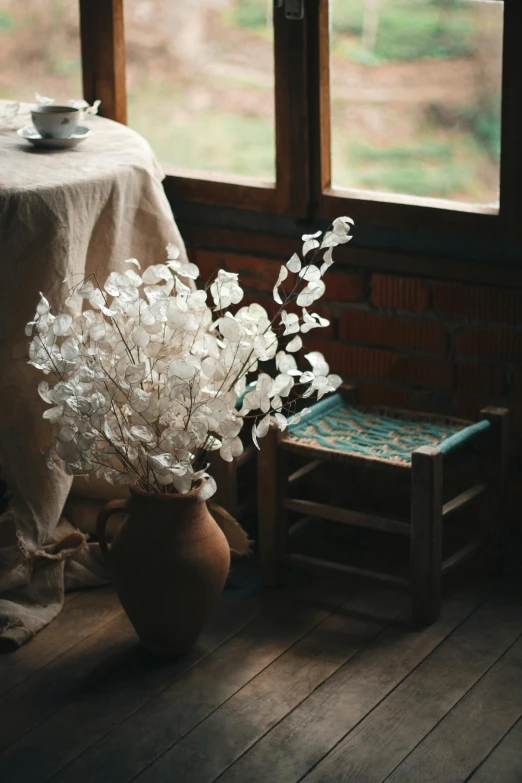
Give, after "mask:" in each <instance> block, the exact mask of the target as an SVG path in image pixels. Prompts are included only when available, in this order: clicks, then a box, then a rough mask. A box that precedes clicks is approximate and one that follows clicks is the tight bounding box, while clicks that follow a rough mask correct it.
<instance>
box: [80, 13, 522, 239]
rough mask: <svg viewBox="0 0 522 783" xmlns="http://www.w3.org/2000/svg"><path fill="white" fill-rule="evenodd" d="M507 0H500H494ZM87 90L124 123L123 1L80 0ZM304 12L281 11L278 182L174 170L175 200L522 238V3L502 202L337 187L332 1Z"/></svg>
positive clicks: (171, 188)
mask: <svg viewBox="0 0 522 783" xmlns="http://www.w3.org/2000/svg"><path fill="white" fill-rule="evenodd" d="M494 1H495V2H502V0H494ZM79 2H80V26H81V39H82V67H83V85H84V96H85V98H86V100H88V101H89V102H92V101H93V100H95V99H96V98H100V99H101V101H102V105H101V111H100V113H101V114H102V115H103V116H106V117H109V118H111V119H114V120H116V121H118V122H123V123H125V122H126V88H125V42H124V15H123V5H124V0H79ZM305 4H306V14H305V18H304V20H302V21H293V20H292V21H291V20H287V19H285V17H284V10H283V9H282V8H278V9H275V11H274V61H275V138H276V183H263V182H261V181H259V180H254V179H246V178H245V179H244V180H243V179H240V178H233V177H230V178H224V177H222V176H219V177H218V176H215V175H205V178H202V175H201V173H195V175H194V177H189V176H178V175H167V177H166V179H165V182H164V185H165V190H166V193H167V196H168V197H169V199H170V200H171V201H176V202H196V203H199V204H207V205H215V206H217V207H223V206H225V207H228V208H235V209H238V210H249V211H253V212H264V213H267V214H273V215H283V216H290V217H293V218H296V219H300V220H304V221H307V222H311V221H314V220H317V221H319V222H321V221H328V220H329V219H331V217H332V215H337V214H350V215H352V214H353V215H354V216H356V217H357V222H358V224H359V225H361V224H364V225H365V226H366V227H385V228H386V227H390V228H393V229H396V230H399V232H405V231H412V232H419V231H420V232H421V233H423V234H424V235H426V236H430V235H431V236H437V235H438V236H441V235H444V236H448V237H456V238H461V239H466V238H467V237H470V238H473V241H475V242H476V241H481V240H488V241H493V242H499V243H504V244H505V243H506V241H507V242H518V241H519V240H521V239H522V220H521V218H520V214H522V212H521V208H522V203H521V202H522V197H521V187H520V184H519V183H520V182H521V181H522V155H520V154H519V128H520V125H521V119H522V47H521V46H520V45H519V41H518V38H519V31H520V30H522V3H521V2H520V0H504V38H503V77H502V96H503V99H502V139H501V166H500V206H499V209H498V210H493V209H492V208H490V207H487V206H481V205H465V204H459V203H457V202H450V201H443V200H438V199H430V198H416V197H407V196H398V195H395V194H387V193H377V192H371V191H354V190H344V189H343V190H341V189H336V188H333V187H332V184H331V164H330V141H331V128H330V76H329V61H330V58H329V21H328V5H329V3H328V0H305Z"/></svg>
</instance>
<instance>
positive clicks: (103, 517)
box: [96, 499, 128, 565]
mask: <svg viewBox="0 0 522 783" xmlns="http://www.w3.org/2000/svg"><path fill="white" fill-rule="evenodd" d="M127 508H128V501H127V500H123V499H122V500H111V501H110V502H109V503H106V504H105V506H104V507H103V508H102V510H101V511H100V513H99V514H98V519H97V520H96V535H97V536H98V543H99V544H100V551H101V553H102V555H103V559H104V560H105V562H106V563H107V565H110V562H111V559H110V558H111V551H110V549H109V545H108V544H107V539H106V537H105V528H106V527H107V522H108V521H109V517H111V516H112V515H113V514H117V513H118V512H119V511H126V510H127Z"/></svg>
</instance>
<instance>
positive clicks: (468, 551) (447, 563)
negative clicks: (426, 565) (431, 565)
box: [442, 539, 482, 574]
mask: <svg viewBox="0 0 522 783" xmlns="http://www.w3.org/2000/svg"><path fill="white" fill-rule="evenodd" d="M481 546H482V541H481V540H480V539H476V540H475V541H470V543H469V544H467V546H464V547H462V549H459V551H458V552H455V554H453V555H451V556H450V557H448V558H446V560H444V562H443V563H442V573H443V574H447V573H448V571H452V570H453V569H454V568H457V566H459V565H462V563H465V562H466V560H469V559H470V558H471V557H472V556H473V555H474V554H475V552H477V551H478V550H479V549H480V547H481Z"/></svg>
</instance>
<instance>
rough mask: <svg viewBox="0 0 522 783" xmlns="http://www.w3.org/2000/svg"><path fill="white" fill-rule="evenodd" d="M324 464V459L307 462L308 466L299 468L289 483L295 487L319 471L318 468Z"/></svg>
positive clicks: (291, 476)
mask: <svg viewBox="0 0 522 783" xmlns="http://www.w3.org/2000/svg"><path fill="white" fill-rule="evenodd" d="M323 462H324V460H322V459H314V460H312V462H307V463H306V465H303V467H302V468H299V469H298V470H296V471H295V472H294V473H292V474H291V475H290V476H289V477H288V483H289V484H290V485H291V486H292V487H295V486H296V485H297V484H299V483H300V482H301V481H302V480H303V479H304V478H306V477H307V476H308V475H309V474H310V473H313V471H314V470H317V468H318V467H319V466H320V465H322V464H323Z"/></svg>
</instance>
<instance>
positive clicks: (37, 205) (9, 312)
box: [0, 102, 184, 647]
mask: <svg viewBox="0 0 522 783" xmlns="http://www.w3.org/2000/svg"><path fill="white" fill-rule="evenodd" d="M0 114H2V105H1V102H0ZM20 124H23V123H19V125H20ZM83 124H86V125H88V126H90V127H91V128H92V130H93V134H92V136H91V137H89V138H87V139H85V140H84V141H82V142H81V144H79V145H78V146H77V147H76V148H74V149H71V150H60V151H40V150H36V149H35V148H33V147H31V146H30V145H29V143H28V142H26V141H23V140H22V139H20V138H19V137H18V136H17V135H16V133H15V131H14V130H6V129H3V130H0V470H1V475H2V478H3V479H4V481H5V482H6V484H7V487H8V491H9V494H10V503H9V508H8V510H7V511H6V512H5V513H4V514H3V515H2V516H1V517H0V646H3V647H10V646H11V647H16V646H18V645H21V644H23V643H24V642H25V641H27V640H28V639H29V638H31V637H32V636H33V635H34V634H35V633H36V632H37V631H38V630H40V629H41V628H42V627H43V626H45V625H46V624H47V623H48V622H50V621H51V620H52V619H53V618H54V617H55V616H56V615H57V614H58V612H59V611H60V609H61V607H62V604H63V595H64V587H65V589H68V588H72V587H80V586H87V585H92V584H96V583H98V584H101V583H103V582H104V581H106V574H105V573H104V570H103V566H102V564H101V561H100V560H99V553H98V552H97V551H96V547H97V545H87V544H86V536H85V535H84V534H83V533H81V532H79V531H78V530H76V529H75V528H74V527H73V526H72V525H71V524H70V523H69V522H68V521H67V519H66V518H65V516H63V509H64V504H65V502H66V499H67V496H68V493H69V490H70V488H71V478H70V477H68V476H66V475H65V473H64V472H63V471H62V470H61V468H59V467H58V468H55V469H54V470H53V471H50V470H49V469H48V468H47V467H46V465H45V464H44V461H43V458H42V454H43V453H44V452H45V451H46V449H47V448H48V446H49V444H50V442H51V437H52V431H51V427H50V425H49V423H48V422H47V421H45V420H43V419H42V413H43V411H44V409H45V408H46V407H47V406H45V404H44V403H43V402H42V401H41V400H40V398H39V396H38V394H37V391H36V386H37V384H38V382H39V381H40V380H41V374H40V373H39V372H38V371H37V370H36V369H35V368H34V367H32V366H30V365H28V364H27V361H28V338H27V337H26V335H25V332H24V327H25V324H26V323H27V322H28V321H30V320H32V318H33V315H34V312H35V308H36V304H37V302H38V300H39V291H42V292H44V293H45V296H46V297H47V298H48V299H49V301H50V302H51V306H52V308H53V310H56V308H58V307H59V306H60V304H61V303H62V302H63V299H64V298H65V296H66V291H67V288H68V285H70V283H69V284H67V283H65V284H64V283H63V280H64V278H66V277H68V276H70V275H78V274H80V276H81V275H87V274H90V273H92V272H94V271H97V272H98V274H99V275H100V277H101V279H102V280H104V279H105V277H106V275H107V274H108V273H109V272H110V271H112V270H118V271H125V269H128V268H129V267H128V266H125V265H124V263H123V262H124V261H125V260H126V259H127V258H130V257H135V258H138V259H139V261H140V262H141V264H142V267H146V266H148V265H150V264H153V263H154V264H155V263H160V262H162V261H163V260H165V258H166V245H167V243H168V242H174V243H175V244H177V245H178V246H179V247H180V248H181V250H182V253H184V248H183V244H182V241H181V238H180V236H179V232H178V230H177V227H176V224H175V222H174V218H173V216H172V212H171V210H170V206H169V204H168V201H167V199H166V197H165V194H164V191H163V187H162V184H161V181H162V179H163V173H162V171H161V168H160V166H159V164H158V162H157V161H156V159H155V157H154V154H153V153H152V151H151V149H150V147H149V145H148V144H147V142H146V141H144V140H143V139H142V138H141V137H140V136H139V135H138V134H136V133H134V132H133V131H132V130H130V129H129V128H126V127H124V126H122V125H119V124H117V123H115V122H111V121H110V120H106V119H102V118H100V117H92V116H89V117H87V118H86V119H85V122H84V123H83ZM19 125H18V126H19ZM80 276H79V277H76V278H74V279H75V281H77V280H79V279H81V278H80Z"/></svg>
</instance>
